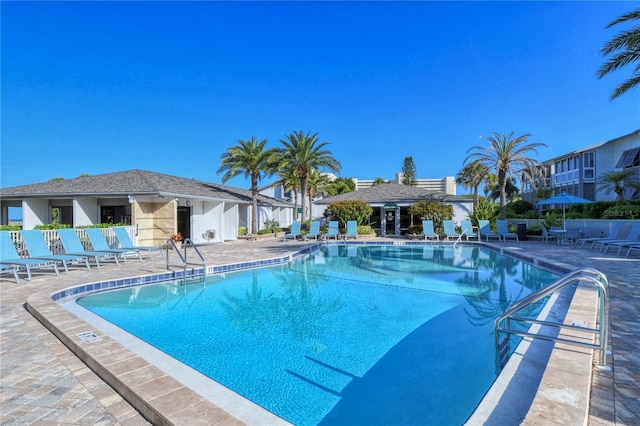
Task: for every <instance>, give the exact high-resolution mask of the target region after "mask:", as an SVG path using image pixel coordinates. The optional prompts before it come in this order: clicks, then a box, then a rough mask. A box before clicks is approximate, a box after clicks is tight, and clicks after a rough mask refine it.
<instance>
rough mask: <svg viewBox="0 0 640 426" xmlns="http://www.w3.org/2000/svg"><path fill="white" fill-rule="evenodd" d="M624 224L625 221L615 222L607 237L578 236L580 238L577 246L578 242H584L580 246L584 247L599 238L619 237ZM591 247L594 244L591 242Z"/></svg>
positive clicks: (613, 238) (611, 238)
mask: <svg viewBox="0 0 640 426" xmlns="http://www.w3.org/2000/svg"><path fill="white" fill-rule="evenodd" d="M622 225H624V222H614V223H613V226H612V227H611V230H610V231H609V235H607V236H606V237H588V238H578V240H577V241H576V246H577V245H578V243H582V244H580V248H582V247H584V245H585V243H593V242H594V241H598V240H615V239H618V238H619V237H620V236H619V235H618V234H620V231H621V230H622ZM591 248H593V244H591Z"/></svg>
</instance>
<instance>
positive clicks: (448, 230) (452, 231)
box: [442, 220, 461, 241]
mask: <svg viewBox="0 0 640 426" xmlns="http://www.w3.org/2000/svg"><path fill="white" fill-rule="evenodd" d="M442 225H443V226H444V234H445V235H446V237H447V241H449V238H453V239H454V240H457V239H458V238H460V236H461V234H458V233H457V232H456V226H455V224H454V223H453V221H452V220H443V221H442Z"/></svg>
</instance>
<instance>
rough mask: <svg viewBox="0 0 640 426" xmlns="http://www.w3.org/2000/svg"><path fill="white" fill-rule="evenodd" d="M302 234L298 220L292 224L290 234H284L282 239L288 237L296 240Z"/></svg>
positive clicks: (284, 239)
mask: <svg viewBox="0 0 640 426" xmlns="http://www.w3.org/2000/svg"><path fill="white" fill-rule="evenodd" d="M299 235H300V222H299V221H296V222H293V223H292V224H291V232H289V233H288V234H284V237H283V238H282V241H287V240H288V239H292V240H295V239H296V238H298V236H299Z"/></svg>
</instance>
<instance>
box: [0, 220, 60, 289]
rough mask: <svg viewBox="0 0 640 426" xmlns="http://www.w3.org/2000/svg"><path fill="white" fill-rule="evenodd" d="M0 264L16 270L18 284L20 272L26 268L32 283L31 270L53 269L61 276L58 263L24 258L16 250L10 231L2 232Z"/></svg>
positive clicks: (0, 236)
mask: <svg viewBox="0 0 640 426" xmlns="http://www.w3.org/2000/svg"><path fill="white" fill-rule="evenodd" d="M0 264H2V265H5V267H4V268H3V269H9V268H7V267H6V266H10V267H13V268H15V269H16V272H15V273H14V277H16V282H19V278H18V270H19V269H20V268H25V269H26V271H27V279H28V280H29V281H31V270H32V269H41V268H53V270H54V271H55V272H56V275H57V276H60V271H58V265H57V263H56V262H54V261H51V260H45V259H32V258H22V257H20V255H19V254H18V250H16V246H14V245H13V240H12V239H11V235H9V232H8V231H0Z"/></svg>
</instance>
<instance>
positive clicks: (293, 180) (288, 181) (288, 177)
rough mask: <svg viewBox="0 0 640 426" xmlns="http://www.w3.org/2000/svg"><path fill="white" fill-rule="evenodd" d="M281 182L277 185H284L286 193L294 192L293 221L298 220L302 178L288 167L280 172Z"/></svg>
mask: <svg viewBox="0 0 640 426" xmlns="http://www.w3.org/2000/svg"><path fill="white" fill-rule="evenodd" d="M278 176H280V180H278V181H277V182H276V184H277V185H282V187H283V188H284V190H285V191H287V192H293V220H298V191H299V190H300V176H298V172H297V170H296V169H294V168H293V167H291V166H290V165H289V166H286V167H283V168H281V169H280V170H279V171H278Z"/></svg>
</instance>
